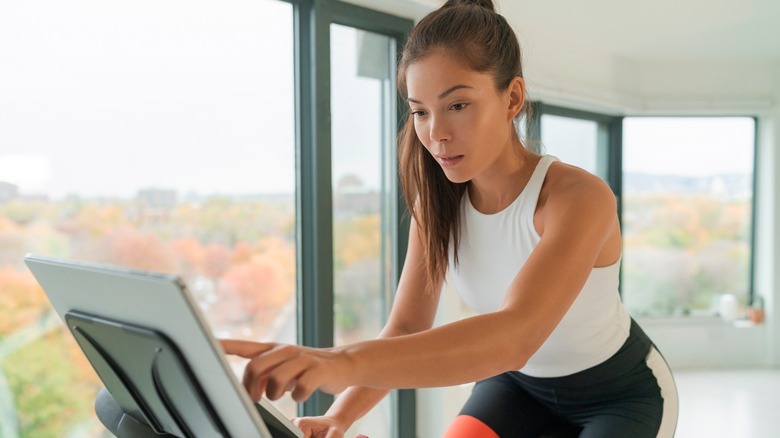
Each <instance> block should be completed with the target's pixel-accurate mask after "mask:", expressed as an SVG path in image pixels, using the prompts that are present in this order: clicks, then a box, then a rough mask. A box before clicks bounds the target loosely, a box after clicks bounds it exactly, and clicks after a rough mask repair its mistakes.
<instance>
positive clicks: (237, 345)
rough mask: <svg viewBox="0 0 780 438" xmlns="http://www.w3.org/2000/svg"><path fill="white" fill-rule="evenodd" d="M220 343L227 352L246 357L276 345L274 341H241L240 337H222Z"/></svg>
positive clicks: (248, 357)
mask: <svg viewBox="0 0 780 438" xmlns="http://www.w3.org/2000/svg"><path fill="white" fill-rule="evenodd" d="M219 345H221V346H222V349H223V350H225V353H226V354H233V355H236V356H241V357H243V358H246V359H251V358H253V357H255V356H257V355H259V354H261V353H265V352H266V351H268V350H271V349H272V348H274V347H275V346H276V344H273V343H265V342H253V341H241V340H238V339H220V340H219Z"/></svg>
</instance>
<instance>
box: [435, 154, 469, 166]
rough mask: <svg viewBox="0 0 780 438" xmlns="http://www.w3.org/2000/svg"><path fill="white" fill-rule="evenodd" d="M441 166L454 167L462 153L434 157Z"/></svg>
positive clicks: (461, 157) (460, 158)
mask: <svg viewBox="0 0 780 438" xmlns="http://www.w3.org/2000/svg"><path fill="white" fill-rule="evenodd" d="M436 158H437V159H438V160H439V164H441V166H442V167H455V166H457V165H458V163H460V161H461V160H462V159H463V155H451V156H447V157H444V156H439V157H436Z"/></svg>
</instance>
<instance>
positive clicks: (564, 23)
mask: <svg viewBox="0 0 780 438" xmlns="http://www.w3.org/2000/svg"><path fill="white" fill-rule="evenodd" d="M418 1H426V2H430V1H429V0H418ZM430 3H434V2H430ZM436 3H437V2H436ZM499 9H500V12H501V13H502V14H503V15H505V16H506V17H507V19H508V20H509V21H510V22H511V23H512V24H513V26H514V27H515V29H516V30H517V32H518V33H519V34H520V35H524V36H525V37H526V38H524V39H525V40H526V44H533V43H537V44H548V43H550V44H554V45H561V44H574V45H576V46H581V47H584V48H587V49H588V50H589V51H603V52H605V53H607V54H609V55H612V56H616V57H620V58H624V59H631V60H642V61H648V60H654V59H666V60H675V59H685V60H688V61H690V60H702V61H730V60H750V61H768V60H772V61H780V1H778V0H654V1H644V0H598V1H582V0H546V1H527V0H501V1H500V7H499ZM521 39H523V38H522V37H521Z"/></svg>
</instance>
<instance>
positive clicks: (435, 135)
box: [430, 117, 452, 142]
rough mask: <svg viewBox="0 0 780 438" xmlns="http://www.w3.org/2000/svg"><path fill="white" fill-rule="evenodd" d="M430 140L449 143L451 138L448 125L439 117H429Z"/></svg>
mask: <svg viewBox="0 0 780 438" xmlns="http://www.w3.org/2000/svg"><path fill="white" fill-rule="evenodd" d="M430 130H431V132H430V136H431V140H433V141H435V142H444V141H449V140H450V139H451V138H452V133H451V132H450V128H449V125H448V124H447V123H446V121H445V120H444V119H442V118H441V117H431V125H430Z"/></svg>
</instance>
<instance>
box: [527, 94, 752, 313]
mask: <svg viewBox="0 0 780 438" xmlns="http://www.w3.org/2000/svg"><path fill="white" fill-rule="evenodd" d="M530 105H531V117H530V118H529V120H528V122H527V123H528V132H529V133H530V140H531V143H532V144H536V145H538V144H539V143H540V141H541V135H542V128H541V118H542V115H545V114H546V115H553V116H560V117H568V118H573V119H580V120H589V121H593V122H596V123H598V124H599V125H602V124H603V125H604V126H605V127H606V134H607V135H608V136H609V138H608V140H607V149H606V153H607V157H606V164H607V172H606V175H607V179H606V182H607V184H609V187H610V188H611V189H612V191H613V193H614V194H615V198H616V200H617V205H618V207H617V208H618V220H619V221H620V223H621V227H622V222H623V121H624V119H625V118H629V117H630V118H658V117H665V118H667V117H668V118H719V117H722V118H731V117H746V118H750V119H752V120H753V126H754V134H753V179H752V182H751V185H752V190H753V199H752V202H751V208H750V214H751V217H750V227H751V228H750V264H749V267H748V285H747V287H748V295H747V300H748V304H750V303H752V302H753V300H754V299H755V293H756V292H755V281H756V279H755V275H756V263H755V261H756V225H757V218H756V213H757V212H758V207H757V204H758V199H759V198H758V195H759V193H758V192H759V186H758V171H759V169H758V164H759V163H758V153H759V149H758V146H759V145H758V141H759V133H760V126H759V123H760V122H759V119H758V117H757V116H755V115H748V116H746V115H744V114H734V115H729V114H719V115H709V114H685V115H679V114H658V115H648V114H642V115H631V114H625V115H609V114H605V113H597V112H590V111H584V110H579V109H574V108H568V107H562V106H556V105H549V104H545V103H544V102H542V101H536V102H531V103H530ZM535 151H536V152H539V149H538V148H536V149H535ZM622 272H623V268H622V267H621V274H620V275H621V280H622ZM622 286H623V283H622V281H621V282H620V293H621V295H622V293H623V291H622ZM683 318H684V317H683Z"/></svg>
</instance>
